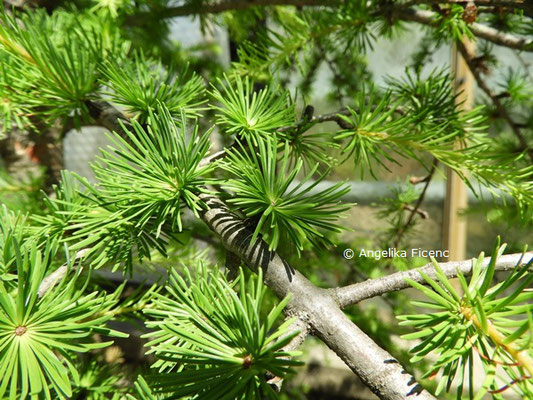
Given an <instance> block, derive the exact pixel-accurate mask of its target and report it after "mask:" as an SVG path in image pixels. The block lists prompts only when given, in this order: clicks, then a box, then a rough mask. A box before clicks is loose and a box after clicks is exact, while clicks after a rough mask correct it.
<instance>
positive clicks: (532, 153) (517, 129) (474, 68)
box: [457, 42, 533, 162]
mask: <svg viewBox="0 0 533 400" xmlns="http://www.w3.org/2000/svg"><path fill="white" fill-rule="evenodd" d="M457 48H458V49H459V51H460V52H461V54H462V56H463V58H464V60H465V62H466V64H467V65H468V68H469V69H470V72H472V75H473V76H474V79H475V80H476V82H477V84H478V86H479V87H480V88H481V90H483V92H485V94H486V95H487V96H488V97H489V98H490V99H491V100H492V102H493V103H494V105H495V106H496V109H497V110H498V113H499V114H500V115H501V116H502V118H503V119H505V120H506V121H507V123H508V124H509V126H510V127H511V130H512V131H513V133H514V135H515V136H516V138H517V139H518V141H519V143H520V146H521V147H522V149H523V150H526V151H527V154H528V156H529V158H530V159H531V161H532V162H533V149H532V148H531V147H529V144H528V142H527V140H526V138H525V137H524V135H523V134H522V132H521V130H520V126H519V125H518V124H517V123H516V122H515V121H514V120H513V118H512V117H511V115H510V114H509V112H508V111H507V109H506V108H505V106H504V105H503V104H502V102H501V100H500V98H499V97H498V96H497V95H496V94H494V93H493V92H492V90H491V89H490V88H489V86H488V85H487V83H486V82H485V80H484V79H483V77H482V76H481V73H480V71H479V68H478V67H477V65H476V64H475V63H474V61H473V60H474V55H473V54H470V53H469V51H468V49H467V48H466V46H465V45H464V44H463V43H462V42H459V43H458V44H457Z"/></svg>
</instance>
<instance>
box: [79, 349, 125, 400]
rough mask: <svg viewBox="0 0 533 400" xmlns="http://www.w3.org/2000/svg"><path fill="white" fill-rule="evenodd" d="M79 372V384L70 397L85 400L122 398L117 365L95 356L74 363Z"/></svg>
mask: <svg viewBox="0 0 533 400" xmlns="http://www.w3.org/2000/svg"><path fill="white" fill-rule="evenodd" d="M76 367H77V369H78V372H79V374H80V379H79V381H80V382H79V385H78V386H77V387H75V388H73V391H72V392H73V393H72V398H85V399H87V400H106V399H112V400H119V399H123V398H124V388H123V387H121V386H120V384H119V380H120V379H122V378H123V377H122V375H121V374H120V371H119V368H117V367H118V366H117V365H110V364H104V363H102V362H99V361H98V360H96V359H95V358H87V359H84V360H82V361H81V362H80V363H78V365H76Z"/></svg>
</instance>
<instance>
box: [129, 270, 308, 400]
mask: <svg viewBox="0 0 533 400" xmlns="http://www.w3.org/2000/svg"><path fill="white" fill-rule="evenodd" d="M194 270H195V273H194V274H193V273H191V272H190V270H189V269H185V271H184V276H183V277H182V276H180V274H179V273H178V272H177V271H176V270H175V269H173V270H172V271H171V274H170V278H169V282H168V284H167V291H168V293H167V294H163V293H160V294H156V295H155V296H153V303H152V306H151V307H147V308H146V309H145V313H146V314H147V315H148V316H149V317H151V318H154V320H149V321H147V322H146V324H147V326H148V327H149V328H152V329H154V331H153V332H151V333H149V334H147V336H148V337H149V338H151V341H150V342H149V343H147V346H150V348H151V349H150V351H149V352H150V353H155V355H156V357H157V358H158V359H159V361H158V362H156V363H155V364H154V366H153V367H155V368H158V369H159V371H160V372H163V373H160V374H157V375H152V376H148V377H147V379H148V380H149V381H150V382H151V385H150V386H151V387H152V391H153V392H154V393H163V394H165V396H164V397H165V398H182V397H183V396H185V397H187V396H192V397H194V398H195V399H212V398H214V397H216V398H219V399H251V398H261V396H263V395H264V396H268V398H274V397H276V395H275V392H274V391H273V390H272V388H271V387H270V386H269V385H268V383H267V378H266V377H265V374H266V373H267V372H270V373H271V374H273V375H275V376H279V377H284V376H285V375H286V374H287V373H288V372H289V371H290V368H291V367H292V366H295V365H299V362H297V361H295V360H292V359H290V358H289V357H293V356H295V355H297V353H296V352H286V351H283V346H285V345H286V344H287V343H289V341H290V340H291V339H292V338H293V337H294V336H295V335H296V334H297V333H298V332H290V333H289V331H288V328H289V326H290V324H291V323H292V322H293V321H292V320H287V321H285V322H284V323H283V324H281V325H280V326H277V327H276V325H275V324H276V321H277V320H278V319H279V317H280V315H281V312H282V310H283V308H284V307H285V306H286V305H287V303H288V301H289V298H288V297H287V298H285V299H284V300H282V301H281V302H280V303H279V304H278V305H277V306H276V307H274V308H273V309H272V310H270V312H269V313H268V315H266V316H264V315H265V314H264V312H265V309H264V306H263V299H264V296H265V292H266V290H265V286H264V285H263V283H262V272H261V270H259V273H258V275H257V276H253V277H251V278H249V279H248V280H247V281H246V280H245V277H244V274H243V271H242V270H241V271H240V274H239V276H238V278H237V279H236V280H235V281H233V282H232V283H229V282H228V281H227V279H226V278H225V277H224V275H223V274H221V273H220V272H219V271H218V270H217V269H216V268H215V269H214V270H213V271H212V272H208V270H207V268H206V267H205V266H203V265H202V264H198V265H197V266H196V268H194ZM237 288H238V289H237ZM229 382H231V385H229V384H228V383H229ZM138 387H139V388H142V389H143V392H144V393H145V398H153V395H150V394H149V391H148V388H147V387H146V385H144V384H143V382H142V381H140V382H139V383H138Z"/></svg>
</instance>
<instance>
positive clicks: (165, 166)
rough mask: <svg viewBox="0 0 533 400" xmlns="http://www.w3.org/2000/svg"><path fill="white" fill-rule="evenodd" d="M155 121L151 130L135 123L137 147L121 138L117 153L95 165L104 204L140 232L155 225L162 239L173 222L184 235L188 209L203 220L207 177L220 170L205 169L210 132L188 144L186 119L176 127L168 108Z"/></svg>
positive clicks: (193, 135) (108, 153)
mask: <svg viewBox="0 0 533 400" xmlns="http://www.w3.org/2000/svg"><path fill="white" fill-rule="evenodd" d="M150 120H151V124H150V125H149V127H148V128H147V129H146V130H145V129H143V128H142V126H141V125H140V124H138V123H137V122H134V123H133V130H134V132H130V131H126V134H127V137H128V139H129V140H130V141H131V145H130V144H128V142H127V141H126V140H125V139H123V138H121V137H120V136H119V135H117V134H115V135H114V137H111V140H112V142H113V145H114V146H115V147H114V148H112V149H111V150H110V151H103V152H102V157H100V158H99V161H98V162H97V163H96V164H95V165H94V172H95V175H96V177H97V179H98V193H99V194H100V195H101V196H103V198H104V202H106V203H110V204H116V205H117V206H118V207H119V208H121V209H123V210H125V214H124V215H123V218H126V219H131V220H134V221H136V222H135V224H134V225H135V226H136V227H139V228H141V229H142V228H144V227H145V226H146V225H147V224H148V223H150V224H153V225H155V226H157V232H158V234H159V232H160V231H161V227H162V226H163V224H164V223H165V222H169V223H170V224H171V226H172V228H177V230H179V231H181V230H182V228H183V226H182V222H181V213H182V209H183V208H184V207H185V206H187V207H189V209H190V210H192V211H193V212H194V213H195V214H196V215H198V211H199V210H200V209H201V201H200V198H199V197H198V195H199V194H200V193H202V192H206V189H205V188H204V185H206V183H208V180H206V178H205V175H207V174H208V173H209V172H210V171H212V170H213V169H214V167H215V166H214V164H208V165H201V161H202V159H203V158H204V157H205V156H206V155H207V152H208V150H209V147H210V143H209V133H210V132H207V133H205V134H203V135H199V134H198V126H197V125H196V124H194V126H193V131H192V132H191V133H190V134H191V136H190V137H189V138H187V137H186V133H187V132H186V116H185V114H184V113H182V114H181V120H180V121H179V122H175V121H174V119H173V118H172V115H171V114H170V111H169V110H168V109H167V108H166V107H164V106H159V108H158V114H157V116H155V115H154V114H151V115H150ZM132 182H135V185H133V186H132Z"/></svg>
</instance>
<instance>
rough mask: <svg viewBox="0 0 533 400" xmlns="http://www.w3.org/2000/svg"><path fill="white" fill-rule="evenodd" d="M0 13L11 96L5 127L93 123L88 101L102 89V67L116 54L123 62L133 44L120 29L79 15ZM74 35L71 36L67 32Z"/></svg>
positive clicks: (1, 53)
mask: <svg viewBox="0 0 533 400" xmlns="http://www.w3.org/2000/svg"><path fill="white" fill-rule="evenodd" d="M18 17H19V18H20V19H19V20H15V18H14V17H12V16H9V15H8V14H7V13H6V12H5V11H4V10H3V9H2V10H0V43H1V45H2V46H1V47H0V62H1V65H0V67H1V68H2V69H3V70H6V71H7V73H6V74H2V75H1V77H0V88H1V89H0V91H5V92H6V93H5V94H6V96H5V97H6V100H7V101H5V102H3V106H2V108H3V114H4V122H5V123H6V124H7V127H10V126H11V123H12V122H15V123H16V124H18V125H19V126H22V125H29V124H30V123H31V121H30V119H29V117H39V118H40V119H42V120H43V121H44V122H46V123H49V124H51V123H53V122H54V121H55V120H56V119H58V118H61V119H63V120H66V119H67V118H71V119H72V121H73V123H74V125H75V126H79V125H80V124H81V122H83V121H86V120H88V119H89V115H88V109H87V105H86V101H87V100H90V99H92V98H94V96H95V94H96V92H97V90H98V88H99V84H98V77H99V71H98V63H99V62H100V60H101V58H102V57H105V56H106V55H107V54H108V53H110V52H112V53H114V54H115V56H118V57H120V56H121V53H123V51H124V50H125V49H126V48H127V43H124V42H120V43H119V42H118V41H117V32H116V29H112V28H109V27H106V26H105V21H100V20H98V19H96V18H95V17H94V16H92V15H90V14H85V15H81V16H76V15H75V14H73V13H69V12H65V11H59V12H56V13H54V14H53V15H51V16H48V15H47V14H46V13H45V12H44V11H43V10H37V11H35V12H33V13H28V14H22V15H18ZM67 31H68V32H69V34H68V35H65V34H63V32H67Z"/></svg>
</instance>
